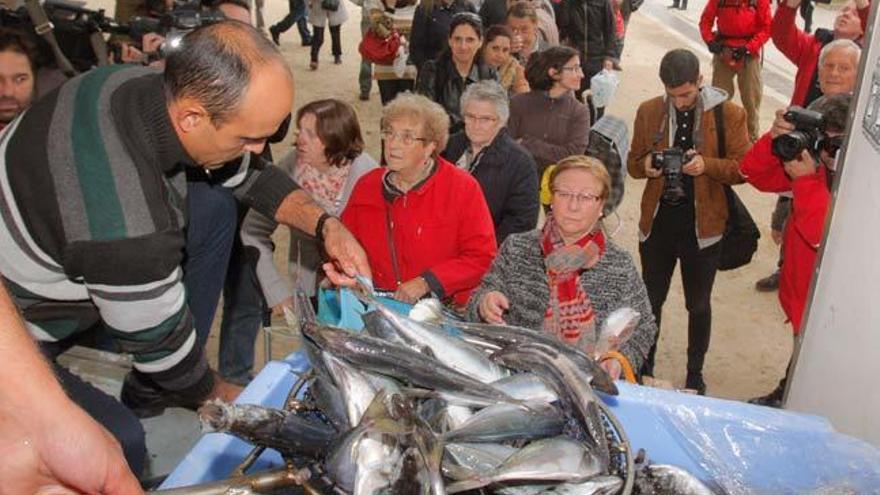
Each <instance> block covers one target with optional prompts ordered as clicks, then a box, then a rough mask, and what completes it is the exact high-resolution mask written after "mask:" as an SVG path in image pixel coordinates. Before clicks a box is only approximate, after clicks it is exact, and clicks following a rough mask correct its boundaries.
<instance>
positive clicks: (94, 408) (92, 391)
mask: <svg viewBox="0 0 880 495" xmlns="http://www.w3.org/2000/svg"><path fill="white" fill-rule="evenodd" d="M103 335H104V334H103V332H102V331H101V330H95V331H89V332H86V333H84V334H79V335H78V336H77V337H76V338H72V339H66V340H64V341H60V342H42V343H40V350H41V351H42V352H43V354H44V355H45V356H46V357H47V358H48V359H49V361H50V362H51V363H52V369H53V370H54V371H55V376H57V377H58V381H59V382H60V383H61V387H62V388H63V389H64V391H65V392H66V393H67V396H68V397H70V400H72V401H73V402H75V403H76V404H77V405H78V406H79V407H81V408H82V409H83V410H84V411H85V412H86V413H87V414H88V415H89V416H91V417H92V419H94V420H95V421H97V422H98V423H99V424H101V426H103V427H104V428H106V429H107V431H109V432H110V434H111V435H113V437H114V438H115V439H116V441H118V442H119V445H120V446H121V447H122V453H123V454H124V455H125V460H126V461H127V462H128V467H129V468H130V469H131V471H132V472H133V473H134V474H135V476H140V475H141V473H143V471H144V461H145V460H146V457H147V441H146V437H145V434H144V427H143V426H142V425H141V422H140V420H139V419H138V418H137V416H135V414H134V413H133V412H132V411H131V410H130V409H129V408H127V407H125V406H124V405H122V403H121V402H119V401H118V400H116V399H114V398H113V397H112V396H110V395H108V394H106V393H104V392H102V391H101V390H100V389H98V388H97V387H95V386H94V385H92V384H90V383H88V382H86V381H85V380H83V379H82V378H80V377H78V376H76V375H74V374H73V373H71V372H70V371H69V370H68V369H67V368H64V367H62V366H60V365H59V364H58V363H56V362H55V359H56V358H57V357H58V356H60V355H61V354H62V353H63V352H64V351H66V350H67V349H70V348H71V347H73V346H74V345H77V344H80V345H89V344H90V343H93V342H95V339H96V338H97V339H98V341H100V340H101V339H102V338H103ZM58 421H64V418H58Z"/></svg>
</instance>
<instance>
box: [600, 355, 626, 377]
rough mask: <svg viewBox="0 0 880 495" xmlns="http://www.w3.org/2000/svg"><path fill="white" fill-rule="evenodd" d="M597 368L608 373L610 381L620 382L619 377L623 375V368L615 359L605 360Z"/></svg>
mask: <svg viewBox="0 0 880 495" xmlns="http://www.w3.org/2000/svg"><path fill="white" fill-rule="evenodd" d="M599 367H600V368H602V369H603V370H605V371H606V372H608V374H609V375H611V379H612V380H620V375H622V374H623V367H621V366H620V361H618V360H616V359H606V360H604V361H602V362H601V363H599Z"/></svg>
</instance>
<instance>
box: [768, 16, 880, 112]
mask: <svg viewBox="0 0 880 495" xmlns="http://www.w3.org/2000/svg"><path fill="white" fill-rule="evenodd" d="M800 4H801V0H785V2H783V3H780V4H779V7H777V8H776V13H775V14H774V15H773V21H772V23H771V24H770V37H771V38H772V39H773V44H774V45H776V48H778V49H779V51H780V52H782V54H783V55H785V57H786V58H787V59H789V60H791V62H792V63H793V64H795V65H796V66H797V67H798V70H797V74H796V75H795V78H794V93H793V94H792V97H791V104H792V105H799V106H807V105H809V104H810V103H812V102H813V100H815V99H816V98H818V97H819V96H821V92H820V91H819V88H818V71H817V65H818V62H819V52H821V51H822V47H824V46H825V45H826V44H828V43H829V42H831V41H832V40H840V39H846V40H853V41H855V42H856V43H858V44H859V45H861V41H862V36H863V35H864V34H865V26H866V24H867V22H868V11H869V10H870V7H871V2H870V0H856V1H854V2H848V3H847V4H846V5H844V7H843V8H842V9H841V10H840V12H839V13H838V14H837V17H836V18H835V19H834V29H833V30H832V31H829V30H827V29H817V30H816V32H815V34H807V33H805V32H804V31H803V30H801V29H800V28H799V27H797V25H795V17H796V16H797V10H798V7H799V6H800Z"/></svg>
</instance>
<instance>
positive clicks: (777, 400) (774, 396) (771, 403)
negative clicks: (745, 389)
mask: <svg viewBox="0 0 880 495" xmlns="http://www.w3.org/2000/svg"><path fill="white" fill-rule="evenodd" d="M783 395H785V387H784V386H783V385H782V384H779V385H777V386H776V388H775V389H773V391H772V392H770V393H769V394H767V395H762V396H761V397H755V398H754V399H749V404H754V405H756V406H765V407H775V408H776V409H779V408H781V407H782V397H783Z"/></svg>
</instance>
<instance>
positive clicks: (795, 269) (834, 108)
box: [740, 93, 852, 407]
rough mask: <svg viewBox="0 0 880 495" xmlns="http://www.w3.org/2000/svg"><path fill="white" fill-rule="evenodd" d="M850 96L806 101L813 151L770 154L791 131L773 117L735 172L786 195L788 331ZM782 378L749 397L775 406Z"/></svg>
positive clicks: (816, 238)
mask: <svg viewBox="0 0 880 495" xmlns="http://www.w3.org/2000/svg"><path fill="white" fill-rule="evenodd" d="M851 100H852V95H851V94H849V93H843V94H836V95H833V96H823V97H821V98H819V99H818V100H816V101H815V102H813V104H812V105H810V109H811V110H814V111H816V112H819V113H820V114H822V117H823V120H824V122H825V128H824V131H823V132H822V133H821V136H820V137H819V139H818V141H817V143H816V146H815V148H814V149H806V150H802V151H801V152H800V154H799V156H797V158H795V159H794V160H791V161H787V162H785V163H783V162H782V160H781V159H780V158H779V157H777V156H776V155H775V154H774V152H773V145H772V142H773V139H775V138H776V137H778V136H781V135H783V134H788V133H790V132H791V131H793V130H794V125H793V124H792V123H791V122H789V121H787V120H786V119H785V118H784V117H782V116H778V117H777V118H776V121H775V122H774V123H773V127H772V128H771V129H770V132H768V133H767V134H765V135H764V136H762V137H761V139H760V140H759V141H758V142H757V143H755V145H754V146H753V147H752V149H750V150H749V151H748V153H746V156H745V157H743V160H742V163H741V165H740V172H741V173H742V175H743V176H744V177H745V179H746V181H747V182H748V183H750V184H752V185H753V186H755V187H756V188H758V189H760V190H761V191H765V192H776V193H780V192H786V191H791V193H792V198H793V199H792V206H791V216H790V218H789V219H788V222H787V223H786V226H785V233H784V237H783V242H782V246H783V262H782V268H781V272H780V277H779V302H780V304H781V305H782V310H783V311H784V312H785V315H786V316H787V317H788V319H789V321H791V325H792V331H793V332H794V335H795V336H797V334H798V333H799V332H800V328H801V321H802V318H803V313H804V308H805V306H806V302H807V294H808V293H809V289H810V282H811V280H812V278H813V271H814V268H815V264H816V254H817V252H818V249H819V245H820V244H821V242H822V234H823V232H824V228H825V215H826V213H827V212H828V206H829V204H830V201H831V183H832V181H833V177H834V171H835V160H836V155H837V151H838V150H839V149H840V146H841V144H842V142H843V139H844V136H843V132H844V130H845V129H846V121H847V115H848V113H849V107H850V102H851ZM787 377H788V373H786V377H785V378H783V379H782V380H780V382H779V386H777V388H776V389H775V390H774V391H773V392H771V393H770V394H768V395H766V396H764V397H759V398H757V399H752V400H751V401H750V402H752V403H754V404H759V405H766V406H773V407H779V406H780V405H781V403H782V397H783V394H784V392H785V383H786V380H787Z"/></svg>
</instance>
